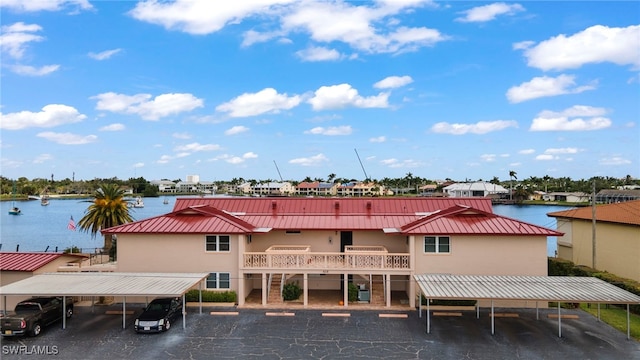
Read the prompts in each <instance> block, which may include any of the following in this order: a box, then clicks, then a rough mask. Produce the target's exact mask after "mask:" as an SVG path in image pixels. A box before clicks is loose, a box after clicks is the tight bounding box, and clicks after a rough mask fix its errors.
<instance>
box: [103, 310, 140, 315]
mask: <svg viewBox="0 0 640 360" xmlns="http://www.w3.org/2000/svg"><path fill="white" fill-rule="evenodd" d="M104 313H105V314H107V315H122V310H107V311H105V312H104ZM133 313H134V311H133V310H127V311H125V315H133Z"/></svg>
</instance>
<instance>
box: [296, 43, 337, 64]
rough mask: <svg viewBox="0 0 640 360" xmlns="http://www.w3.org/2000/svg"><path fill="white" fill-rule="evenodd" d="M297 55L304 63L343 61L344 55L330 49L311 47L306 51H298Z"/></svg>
mask: <svg viewBox="0 0 640 360" xmlns="http://www.w3.org/2000/svg"><path fill="white" fill-rule="evenodd" d="M296 55H297V56H298V57H299V58H300V59H302V61H309V62H315V61H334V60H340V59H342V57H343V56H342V55H341V54H340V52H338V51H337V50H335V49H328V48H326V47H319V46H311V47H308V48H306V49H304V50H300V51H296Z"/></svg>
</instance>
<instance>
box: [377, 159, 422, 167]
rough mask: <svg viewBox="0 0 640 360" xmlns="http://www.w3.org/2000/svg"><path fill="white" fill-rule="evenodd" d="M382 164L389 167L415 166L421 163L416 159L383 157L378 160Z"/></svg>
mask: <svg viewBox="0 0 640 360" xmlns="http://www.w3.org/2000/svg"><path fill="white" fill-rule="evenodd" d="M380 163H381V164H382V165H385V166H388V167H390V168H394V169H396V168H415V167H419V166H422V165H423V163H422V162H420V161H417V160H412V159H407V160H402V161H400V160H398V159H396V158H391V159H384V160H380Z"/></svg>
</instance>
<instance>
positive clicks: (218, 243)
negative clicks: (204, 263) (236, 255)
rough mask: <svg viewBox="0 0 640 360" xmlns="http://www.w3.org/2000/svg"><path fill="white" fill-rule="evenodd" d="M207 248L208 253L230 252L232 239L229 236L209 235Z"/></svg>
mask: <svg viewBox="0 0 640 360" xmlns="http://www.w3.org/2000/svg"><path fill="white" fill-rule="evenodd" d="M205 247H206V250H207V251H217V252H228V251H229V249H230V237H229V235H207V237H206V240H205Z"/></svg>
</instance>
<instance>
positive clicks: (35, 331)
mask: <svg viewBox="0 0 640 360" xmlns="http://www.w3.org/2000/svg"><path fill="white" fill-rule="evenodd" d="M41 332H42V326H40V324H39V323H35V324H33V329H31V336H38V335H40V333H41Z"/></svg>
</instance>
